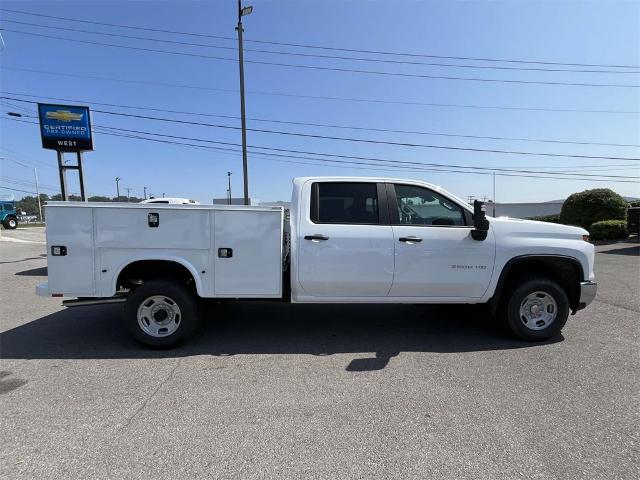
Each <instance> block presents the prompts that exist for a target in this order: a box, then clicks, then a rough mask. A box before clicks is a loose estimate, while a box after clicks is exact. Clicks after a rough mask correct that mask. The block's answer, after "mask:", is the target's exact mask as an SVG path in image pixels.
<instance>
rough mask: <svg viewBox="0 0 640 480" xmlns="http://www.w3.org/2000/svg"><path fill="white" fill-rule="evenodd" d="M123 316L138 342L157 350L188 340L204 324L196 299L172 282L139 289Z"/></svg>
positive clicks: (155, 283)
mask: <svg viewBox="0 0 640 480" xmlns="http://www.w3.org/2000/svg"><path fill="white" fill-rule="evenodd" d="M122 316H123V319H124V321H125V323H126V324H127V327H128V329H129V332H130V333H131V334H132V335H133V337H134V338H135V339H136V340H138V341H139V342H142V343H144V344H145V345H148V346H150V347H157V348H169V347H173V346H175V345H177V344H178V343H180V342H182V341H184V340H186V339H187V338H189V337H190V336H191V335H193V333H194V332H195V330H196V329H197V327H198V325H199V323H200V312H199V311H198V302H197V297H196V295H195V294H194V293H192V292H191V291H189V290H188V289H187V288H186V286H183V285H181V284H180V283H178V282H176V281H173V280H170V279H160V280H151V281H148V282H145V283H144V284H143V285H142V286H140V287H138V288H136V289H135V290H134V291H133V292H132V293H131V295H130V296H129V298H128V299H127V301H126V303H125V304H124V307H123V310H122Z"/></svg>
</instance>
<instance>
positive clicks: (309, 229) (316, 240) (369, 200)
mask: <svg viewBox="0 0 640 480" xmlns="http://www.w3.org/2000/svg"><path fill="white" fill-rule="evenodd" d="M381 198H384V185H383V184H376V183H374V182H353V181H351V182H339V181H330V182H321V181H318V182H314V183H313V184H307V185H305V187H304V189H303V194H302V201H301V203H300V207H299V208H300V211H299V218H298V227H297V238H296V241H297V246H298V247H297V255H298V258H297V262H296V264H297V265H296V266H297V279H298V282H299V284H300V286H301V287H302V289H303V290H304V292H306V294H308V295H310V296H314V297H383V296H386V295H387V294H388V293H389V289H390V288H391V283H392V281H393V243H394V242H393V232H392V231H391V226H390V225H389V224H388V210H387V207H386V202H381V201H380V199H381Z"/></svg>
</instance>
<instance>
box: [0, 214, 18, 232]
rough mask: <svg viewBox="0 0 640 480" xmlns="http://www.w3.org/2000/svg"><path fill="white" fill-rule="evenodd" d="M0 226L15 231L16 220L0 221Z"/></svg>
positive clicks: (16, 226)
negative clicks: (0, 224)
mask: <svg viewBox="0 0 640 480" xmlns="http://www.w3.org/2000/svg"><path fill="white" fill-rule="evenodd" d="M2 225H3V226H4V228H6V229H7V230H15V229H16V228H18V219H17V218H16V217H7V218H5V219H4V220H3V221H2Z"/></svg>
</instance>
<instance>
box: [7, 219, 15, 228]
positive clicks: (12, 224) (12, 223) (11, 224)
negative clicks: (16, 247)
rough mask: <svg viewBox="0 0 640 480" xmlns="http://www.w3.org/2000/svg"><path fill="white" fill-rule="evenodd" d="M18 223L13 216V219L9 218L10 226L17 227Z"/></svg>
mask: <svg viewBox="0 0 640 480" xmlns="http://www.w3.org/2000/svg"><path fill="white" fill-rule="evenodd" d="M16 225H17V222H16V221H15V220H14V219H13V218H12V219H11V220H9V226H10V227H11V228H13V227H15V226H16Z"/></svg>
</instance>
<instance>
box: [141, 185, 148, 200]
mask: <svg viewBox="0 0 640 480" xmlns="http://www.w3.org/2000/svg"><path fill="white" fill-rule="evenodd" d="M142 188H143V189H144V199H145V200H146V199H147V187H142Z"/></svg>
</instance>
